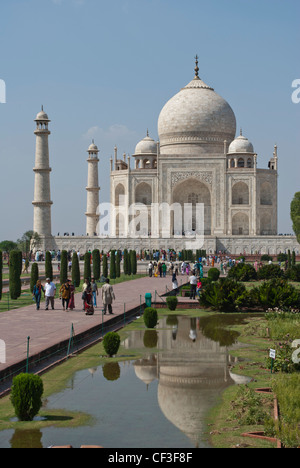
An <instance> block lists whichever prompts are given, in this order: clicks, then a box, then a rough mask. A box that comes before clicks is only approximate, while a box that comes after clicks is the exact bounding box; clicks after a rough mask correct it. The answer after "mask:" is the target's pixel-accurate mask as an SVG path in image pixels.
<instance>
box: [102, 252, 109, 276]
mask: <svg viewBox="0 0 300 468" xmlns="http://www.w3.org/2000/svg"><path fill="white" fill-rule="evenodd" d="M103 276H104V278H108V266H107V255H106V254H103Z"/></svg>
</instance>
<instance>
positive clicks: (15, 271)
mask: <svg viewBox="0 0 300 468" xmlns="http://www.w3.org/2000/svg"><path fill="white" fill-rule="evenodd" d="M9 291H10V297H11V299H18V298H19V297H20V296H21V271H20V256H19V252H18V251H17V250H12V251H11V252H10V255H9Z"/></svg>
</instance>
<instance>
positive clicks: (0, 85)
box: [0, 79, 6, 104]
mask: <svg viewBox="0 0 300 468" xmlns="http://www.w3.org/2000/svg"><path fill="white" fill-rule="evenodd" d="M0 104H6V84H5V81H4V80H1V79H0Z"/></svg>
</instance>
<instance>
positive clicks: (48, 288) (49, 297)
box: [45, 278, 56, 310]
mask: <svg viewBox="0 0 300 468" xmlns="http://www.w3.org/2000/svg"><path fill="white" fill-rule="evenodd" d="M55 293H56V286H55V284H54V283H52V281H51V280H50V278H47V279H46V284H45V298H46V310H49V303H50V304H51V308H52V310H54V297H55Z"/></svg>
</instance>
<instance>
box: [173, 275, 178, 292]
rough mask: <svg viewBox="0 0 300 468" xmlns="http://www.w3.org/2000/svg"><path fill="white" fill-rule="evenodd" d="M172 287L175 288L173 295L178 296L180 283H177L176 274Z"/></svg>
mask: <svg viewBox="0 0 300 468" xmlns="http://www.w3.org/2000/svg"><path fill="white" fill-rule="evenodd" d="M172 287H173V295H175V296H177V294H178V292H179V289H178V281H177V277H176V273H173V274H172Z"/></svg>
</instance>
